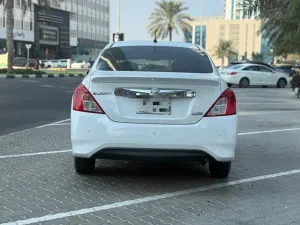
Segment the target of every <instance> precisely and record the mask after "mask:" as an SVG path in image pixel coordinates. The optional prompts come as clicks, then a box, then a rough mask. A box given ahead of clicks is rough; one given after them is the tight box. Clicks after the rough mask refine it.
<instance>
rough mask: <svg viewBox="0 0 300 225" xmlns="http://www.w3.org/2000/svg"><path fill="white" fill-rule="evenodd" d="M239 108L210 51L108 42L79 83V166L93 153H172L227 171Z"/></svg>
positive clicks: (74, 112)
mask: <svg viewBox="0 0 300 225" xmlns="http://www.w3.org/2000/svg"><path fill="white" fill-rule="evenodd" d="M237 122H238V118H237V109H236V98H235V94H234V92H233V91H232V90H231V89H229V88H228V86H227V84H226V82H224V81H223V80H222V79H221V77H220V75H219V73H218V71H217V69H216V67H215V66H214V65H213V62H212V61H211V59H210V57H209V56H208V55H207V54H206V52H205V51H204V50H203V49H202V48H201V47H199V46H198V45H194V44H189V43H184V42H158V43H155V42H150V41H124V42H123V41H122V42H116V43H114V44H109V45H107V46H106V47H105V49H104V50H103V51H102V53H101V54H100V56H99V57H98V59H97V60H96V61H95V63H94V65H93V67H92V68H91V70H90V71H89V73H88V74H87V76H86V77H85V78H84V79H83V81H82V83H81V84H80V85H79V86H78V87H77V88H76V89H75V91H74V94H73V98H72V108H71V141H72V152H73V156H74V164H75V170H76V172H77V173H80V174H88V173H92V172H93V171H94V169H95V160H96V159H97V158H100V159H125V160H130V159H140V158H146V159H147V160H150V159H152V158H154V159H161V158H165V157H166V158H169V159H177V160H179V161H182V160H183V159H186V160H193V161H198V162H202V163H203V164H205V163H207V162H208V163H209V170H210V175H211V176H212V177H219V178H225V177H227V176H228V174H229V172H230V168H231V161H232V160H233V159H234V156H235V148H236V142H237Z"/></svg>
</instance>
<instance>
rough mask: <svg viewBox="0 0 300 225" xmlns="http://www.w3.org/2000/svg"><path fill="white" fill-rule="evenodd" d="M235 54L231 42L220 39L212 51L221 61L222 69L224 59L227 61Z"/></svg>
mask: <svg viewBox="0 0 300 225" xmlns="http://www.w3.org/2000/svg"><path fill="white" fill-rule="evenodd" d="M235 54H236V52H235V51H234V48H233V42H232V41H231V40H228V41H227V40H223V39H220V40H219V42H218V44H217V45H216V46H215V49H214V55H215V56H217V57H218V58H221V59H222V65H221V67H222V68H224V63H225V58H227V59H229V57H230V56H233V55H235Z"/></svg>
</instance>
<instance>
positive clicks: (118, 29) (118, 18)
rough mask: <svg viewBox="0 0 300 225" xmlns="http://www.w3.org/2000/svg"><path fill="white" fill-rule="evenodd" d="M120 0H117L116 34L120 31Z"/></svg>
mask: <svg viewBox="0 0 300 225" xmlns="http://www.w3.org/2000/svg"><path fill="white" fill-rule="evenodd" d="M120 17H121V16H120V0H117V34H118V33H120V29H121V28H120V26H121V25H120Z"/></svg>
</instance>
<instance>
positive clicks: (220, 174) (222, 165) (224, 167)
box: [209, 161, 231, 178]
mask: <svg viewBox="0 0 300 225" xmlns="http://www.w3.org/2000/svg"><path fill="white" fill-rule="evenodd" d="M230 169H231V162H218V161H210V162H209V172H210V176H211V177H216V178H226V177H228V175H229V173H230Z"/></svg>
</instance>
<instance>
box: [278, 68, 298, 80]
mask: <svg viewBox="0 0 300 225" xmlns="http://www.w3.org/2000/svg"><path fill="white" fill-rule="evenodd" d="M276 68H278V69H280V70H282V71H284V72H285V73H287V74H289V76H290V77H293V76H294V75H295V74H296V71H295V70H293V68H294V66H292V65H282V66H277V67H276Z"/></svg>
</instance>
